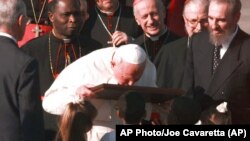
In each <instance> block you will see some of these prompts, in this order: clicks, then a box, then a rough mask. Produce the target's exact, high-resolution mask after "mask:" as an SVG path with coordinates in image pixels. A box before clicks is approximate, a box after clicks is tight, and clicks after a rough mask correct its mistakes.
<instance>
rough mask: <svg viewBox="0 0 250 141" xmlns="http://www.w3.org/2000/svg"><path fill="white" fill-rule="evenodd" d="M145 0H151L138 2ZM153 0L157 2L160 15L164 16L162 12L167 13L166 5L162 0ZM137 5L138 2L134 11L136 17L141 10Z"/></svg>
mask: <svg viewBox="0 0 250 141" xmlns="http://www.w3.org/2000/svg"><path fill="white" fill-rule="evenodd" d="M143 1H145V2H146V1H149V0H140V1H139V2H138V3H140V2H143ZM153 1H155V3H156V6H157V9H158V11H159V13H160V15H161V16H163V15H162V14H163V13H166V9H165V6H164V4H163V2H162V0H153ZM136 5H137V3H136V4H135V5H134V6H133V11H134V16H135V17H137V15H138V12H139V9H138V8H137V6H136Z"/></svg>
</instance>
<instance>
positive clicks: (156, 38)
mask: <svg viewBox="0 0 250 141" xmlns="http://www.w3.org/2000/svg"><path fill="white" fill-rule="evenodd" d="M166 32H167V27H165V29H164V31H163V32H162V33H161V34H159V35H157V36H150V35H147V34H146V36H147V37H148V38H150V39H151V40H152V41H157V40H159V38H160V37H161V36H162V35H163V34H165V33H166Z"/></svg>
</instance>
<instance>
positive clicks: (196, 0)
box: [183, 0, 209, 15]
mask: <svg viewBox="0 0 250 141" xmlns="http://www.w3.org/2000/svg"><path fill="white" fill-rule="evenodd" d="M191 4H194V5H197V6H199V7H204V8H205V9H206V10H207V12H208V6H209V0H186V1H185V4H184V8H183V15H185V13H186V12H188V9H189V8H190V5H191Z"/></svg>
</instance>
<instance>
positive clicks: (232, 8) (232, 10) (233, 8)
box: [209, 0, 241, 17]
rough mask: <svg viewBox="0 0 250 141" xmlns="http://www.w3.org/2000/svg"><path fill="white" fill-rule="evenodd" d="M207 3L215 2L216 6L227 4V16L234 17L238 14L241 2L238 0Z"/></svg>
mask: <svg viewBox="0 0 250 141" xmlns="http://www.w3.org/2000/svg"><path fill="white" fill-rule="evenodd" d="M209 2H210V3H211V2H215V3H218V4H228V5H229V10H228V12H229V15H230V16H232V17H233V16H235V15H237V14H239V13H240V10H241V1H240V0H209Z"/></svg>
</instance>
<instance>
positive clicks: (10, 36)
mask: <svg viewBox="0 0 250 141" xmlns="http://www.w3.org/2000/svg"><path fill="white" fill-rule="evenodd" d="M0 36H4V37H8V38H10V39H12V40H13V41H14V42H15V43H17V40H16V38H14V37H13V36H12V35H10V34H8V33H5V32H0Z"/></svg>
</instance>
